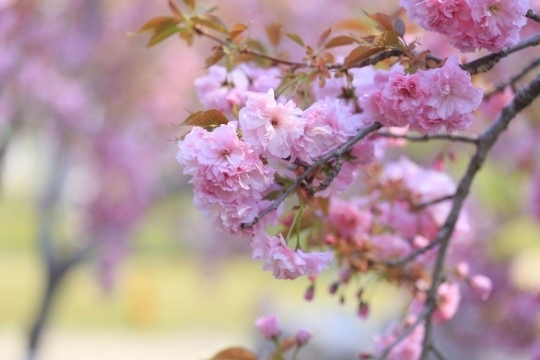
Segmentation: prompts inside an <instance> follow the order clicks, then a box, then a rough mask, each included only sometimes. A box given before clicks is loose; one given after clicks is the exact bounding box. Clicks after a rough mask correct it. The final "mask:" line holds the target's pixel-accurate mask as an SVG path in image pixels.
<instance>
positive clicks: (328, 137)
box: [292, 98, 363, 163]
mask: <svg viewBox="0 0 540 360" xmlns="http://www.w3.org/2000/svg"><path fill="white" fill-rule="evenodd" d="M302 117H303V118H304V119H305V120H306V123H305V128H304V134H303V135H302V136H301V137H300V138H299V139H298V140H297V141H295V142H294V146H293V149H292V153H293V156H292V157H293V158H299V159H301V160H303V161H305V162H307V163H311V162H313V160H314V159H316V158H318V157H320V156H321V155H324V154H326V153H327V152H328V151H330V150H333V149H334V148H336V147H338V146H339V145H341V144H343V143H344V142H346V141H347V140H348V139H349V138H351V137H352V136H354V135H355V134H356V133H357V131H358V129H359V128H361V127H362V125H363V123H362V121H361V117H360V116H359V115H355V114H352V113H351V111H350V108H349V107H347V106H345V105H344V104H343V103H342V102H340V101H339V100H337V99H330V98H327V99H325V100H319V101H317V102H315V103H314V104H313V105H311V106H310V107H309V108H308V109H306V110H305V111H304V113H303V114H302Z"/></svg>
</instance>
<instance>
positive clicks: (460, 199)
mask: <svg viewBox="0 0 540 360" xmlns="http://www.w3.org/2000/svg"><path fill="white" fill-rule="evenodd" d="M539 94H540V75H538V76H537V77H536V78H535V79H534V80H533V81H531V82H530V83H529V84H528V85H527V86H526V87H524V88H523V89H522V90H520V91H519V92H518V93H516V95H515V97H514V100H513V101H512V102H511V103H510V104H508V105H507V106H505V107H504V109H503V110H502V112H501V114H500V115H499V117H498V118H497V120H496V121H495V122H494V123H493V124H492V125H491V126H490V127H489V128H487V129H486V130H485V131H484V132H483V133H482V135H481V136H480V137H479V140H478V147H477V150H476V152H475V154H474V155H473V157H472V158H471V160H470V162H469V165H468V167H467V170H466V172H465V175H464V176H463V178H462V179H461V181H460V182H459V185H458V188H457V191H456V195H455V197H454V203H453V206H452V209H451V211H450V214H449V215H448V217H447V219H446V221H445V223H444V226H443V227H442V228H441V230H440V231H439V233H438V235H437V239H438V240H440V242H441V245H440V248H439V251H438V254H437V260H436V262H435V267H434V269H433V275H432V284H431V287H430V289H429V292H428V297H427V301H426V311H427V315H426V322H425V336H424V341H423V346H422V348H423V351H422V357H421V360H426V359H427V356H428V353H429V351H430V349H431V344H432V339H431V337H432V333H431V332H432V327H433V322H432V315H433V312H434V311H435V308H436V306H437V290H438V288H439V284H440V283H441V281H442V275H443V267H444V260H445V258H446V252H447V250H448V246H449V244H450V236H451V235H452V232H453V231H454V227H455V225H456V222H457V219H458V216H459V213H460V211H461V208H462V207H463V203H464V201H465V199H466V198H467V195H468V193H469V190H470V187H471V184H472V181H473V179H474V177H475V175H476V173H477V172H478V170H480V168H481V167H482V165H483V164H484V162H485V160H486V158H487V155H488V152H489V151H490V150H491V148H492V147H493V145H494V144H495V142H496V141H497V139H498V138H499V135H500V134H501V133H502V132H503V131H505V130H506V129H507V128H508V125H509V124H510V121H512V119H513V118H514V117H515V116H516V115H517V114H518V113H519V112H520V111H522V110H523V109H524V108H525V107H527V106H528V105H530V104H531V103H532V101H533V100H534V99H536V98H537V97H538V95H539Z"/></svg>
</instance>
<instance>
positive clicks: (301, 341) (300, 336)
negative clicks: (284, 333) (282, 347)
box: [296, 329, 311, 346]
mask: <svg viewBox="0 0 540 360" xmlns="http://www.w3.org/2000/svg"><path fill="white" fill-rule="evenodd" d="M310 339H311V334H310V333H309V331H307V330H304V329H302V330H300V331H298V333H297V334H296V342H297V343H298V345H299V346H304V345H306V344H307V342H308V341H309V340H310Z"/></svg>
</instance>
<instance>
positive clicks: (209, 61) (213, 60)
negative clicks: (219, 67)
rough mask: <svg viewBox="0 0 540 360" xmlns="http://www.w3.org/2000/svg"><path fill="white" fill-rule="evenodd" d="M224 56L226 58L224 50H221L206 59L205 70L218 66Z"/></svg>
mask: <svg viewBox="0 0 540 360" xmlns="http://www.w3.org/2000/svg"><path fill="white" fill-rule="evenodd" d="M223 56H225V53H224V52H223V49H222V48H219V49H218V50H217V51H216V52H215V53H213V54H212V55H210V56H209V57H207V58H206V59H204V65H205V68H209V67H210V66H212V65H214V64H216V63H217V62H218V61H219V60H221V59H222V58H223Z"/></svg>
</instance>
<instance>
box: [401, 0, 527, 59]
mask: <svg viewBox="0 0 540 360" xmlns="http://www.w3.org/2000/svg"><path fill="white" fill-rule="evenodd" d="M399 3H400V5H401V6H403V7H404V8H405V9H406V10H407V13H408V14H409V18H410V19H411V20H412V21H414V22H417V23H418V24H420V25H421V26H422V27H423V28H424V29H426V30H429V31H434V32H438V33H440V34H443V35H446V36H449V37H450V38H451V42H452V45H454V46H455V47H456V48H458V49H460V50H461V51H463V52H472V51H475V49H487V50H489V51H493V52H495V51H498V50H500V49H502V48H504V47H507V46H512V45H515V44H516V43H517V42H518V40H519V30H520V29H521V28H522V27H523V26H524V25H525V23H526V19H525V17H524V15H525V13H526V12H527V9H528V8H529V0H443V1H432V0H400V2H399Z"/></svg>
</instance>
